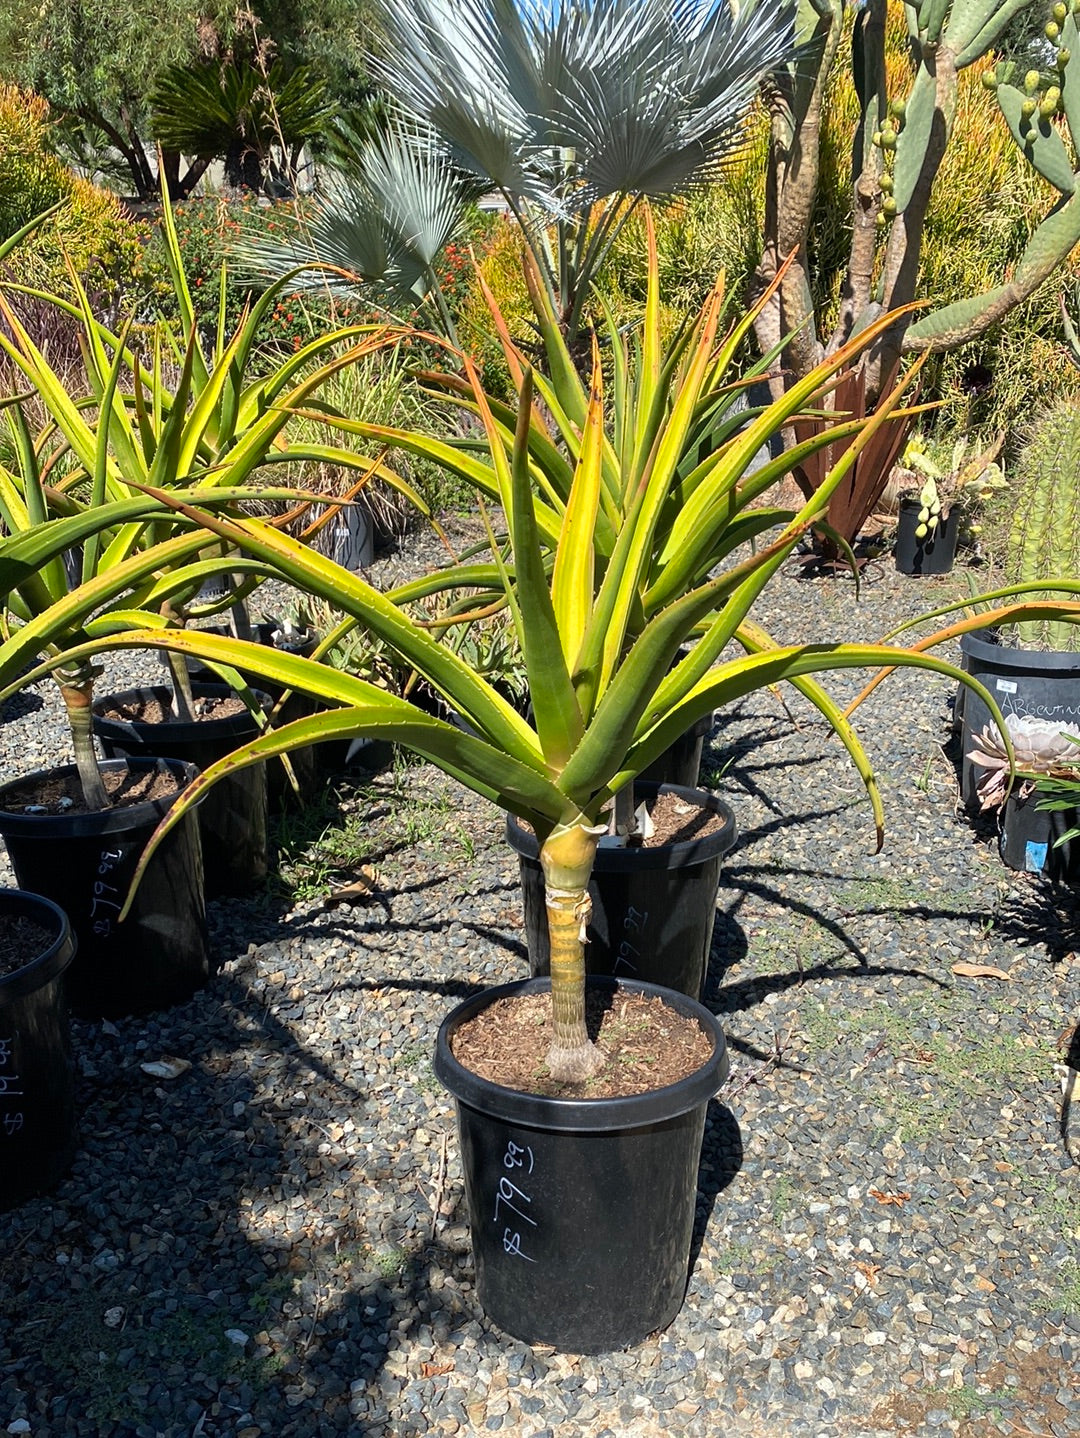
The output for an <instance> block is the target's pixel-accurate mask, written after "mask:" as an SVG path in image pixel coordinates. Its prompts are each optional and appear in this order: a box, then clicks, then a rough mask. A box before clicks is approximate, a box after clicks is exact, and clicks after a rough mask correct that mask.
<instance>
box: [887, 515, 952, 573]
mask: <svg viewBox="0 0 1080 1438" xmlns="http://www.w3.org/2000/svg"><path fill="white" fill-rule="evenodd" d="M921 510H922V504H921V503H920V501H919V500H917V499H902V500H901V501H900V514H899V517H898V519H897V524H896V549H895V554H896V567H897V569H898V570H899V571H900V573H901V574H913V575H916V576H919V575H924V574H948V573H949V571H950V570H951V569H952V567H953V561H954V559H955V558H956V541H957V539H958V538H959V535H960V518H961V515H962V513H963V510H962V508H961V506H960V505H957V504H954V505H953V507H952V508H951V509H950V510H949V512H948V514H946V515H945V516H944V518H943V519H940V520H939V521H938V523H937V524H936V525H935V526H934V528H933V529H932V530H931V531H930V532H929V534H927V535H926V537H925V538H924V539H919V538H917V537H916V534H915V531H916V530H917V529H918V527H919V513H920V511H921Z"/></svg>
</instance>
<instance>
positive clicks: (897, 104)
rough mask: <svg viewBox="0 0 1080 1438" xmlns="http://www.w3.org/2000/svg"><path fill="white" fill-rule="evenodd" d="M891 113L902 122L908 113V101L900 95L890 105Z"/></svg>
mask: <svg viewBox="0 0 1080 1438" xmlns="http://www.w3.org/2000/svg"><path fill="white" fill-rule="evenodd" d="M889 113H890V114H892V115H895V116H896V118H897V119H898V120H902V119H903V118H904V116H905V114H906V113H907V101H906V100H904V99H901V97H900V96H899V95H898V96H897V97H896V99H895V100H893V101H892V103H891V104H890V105H889Z"/></svg>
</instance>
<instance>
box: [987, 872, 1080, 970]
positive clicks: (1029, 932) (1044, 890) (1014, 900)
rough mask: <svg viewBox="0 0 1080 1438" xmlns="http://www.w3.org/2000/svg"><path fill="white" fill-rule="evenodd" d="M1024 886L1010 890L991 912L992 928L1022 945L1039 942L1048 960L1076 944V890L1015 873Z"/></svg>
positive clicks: (1079, 931)
mask: <svg viewBox="0 0 1080 1438" xmlns="http://www.w3.org/2000/svg"><path fill="white" fill-rule="evenodd" d="M1015 877H1017V878H1019V879H1021V881H1022V882H1023V881H1025V880H1026V882H1024V887H1023V888H1022V889H1019V890H1014V891H1013V892H1012V893H1011V894H1010V895H1009V897H1008V898H1007V899H1006V900H1005V901H1004V903H1002V904H1001V905H999V906H998V908H997V910H996V912H995V914H994V932H995V933H996V934H999V935H1001V936H1002V937H1003V938H1006V939H1011V940H1012V941H1013V943H1015V944H1018V945H1020V946H1021V947H1023V948H1033V947H1034V946H1035V945H1037V944H1043V945H1044V946H1045V948H1046V952H1047V956H1048V957H1049V959H1050V961H1051V962H1052V963H1060V962H1061V960H1062V959H1067V958H1069V957H1070V955H1072V954H1074V953H1075V952H1076V950H1077V949H1078V948H1080V894H1078V893H1077V891H1076V890H1075V889H1073V888H1071V887H1069V886H1067V885H1056V884H1051V883H1048V882H1046V881H1045V880H1042V879H1038V878H1035V877H1030V878H1029V877H1028V876H1026V875H1017V876H1015Z"/></svg>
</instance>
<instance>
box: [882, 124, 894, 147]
mask: <svg viewBox="0 0 1080 1438" xmlns="http://www.w3.org/2000/svg"><path fill="white" fill-rule="evenodd" d="M881 148H882V149H883V150H895V149H896V131H895V130H894V129H893V128H892V126H891V125H886V126H885V128H884V130H882V132H881Z"/></svg>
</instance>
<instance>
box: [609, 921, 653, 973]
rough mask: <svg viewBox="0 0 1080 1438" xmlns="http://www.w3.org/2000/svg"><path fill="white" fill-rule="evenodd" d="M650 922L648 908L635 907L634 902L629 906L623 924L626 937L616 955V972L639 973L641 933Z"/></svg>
mask: <svg viewBox="0 0 1080 1438" xmlns="http://www.w3.org/2000/svg"><path fill="white" fill-rule="evenodd" d="M648 922H649V911H648V909H635V908H634V906H633V904H631V905H630V906H629V908H628V909H627V911H626V918H625V919H623V924H622V926H623V933H624V934H625V935H626V937H625V938H624V939H623V940H622V942H621V943H620V944H619V951H618V953H617V954H616V956H615V972H616V974H618V973H620V972H622V973H626V972H629V973H631V974H636V973H637V971H638V966H637V960H638V959H639V958H640V957H641V934H642V933H643V932H644V929H645V925H646V924H647V923H648ZM631 935H632V936H633V937H631Z"/></svg>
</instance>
